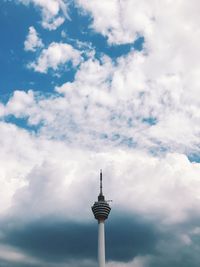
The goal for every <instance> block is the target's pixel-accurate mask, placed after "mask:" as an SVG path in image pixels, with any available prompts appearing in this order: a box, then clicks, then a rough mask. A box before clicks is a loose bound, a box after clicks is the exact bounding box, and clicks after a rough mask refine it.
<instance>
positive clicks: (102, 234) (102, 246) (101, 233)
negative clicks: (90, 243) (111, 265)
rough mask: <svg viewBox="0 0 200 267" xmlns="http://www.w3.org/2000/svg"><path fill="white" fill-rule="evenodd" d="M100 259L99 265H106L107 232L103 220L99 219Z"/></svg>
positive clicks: (102, 266) (101, 266) (100, 266)
mask: <svg viewBox="0 0 200 267" xmlns="http://www.w3.org/2000/svg"><path fill="white" fill-rule="evenodd" d="M98 261H99V267H105V232H104V221H103V220H100V221H99V233H98Z"/></svg>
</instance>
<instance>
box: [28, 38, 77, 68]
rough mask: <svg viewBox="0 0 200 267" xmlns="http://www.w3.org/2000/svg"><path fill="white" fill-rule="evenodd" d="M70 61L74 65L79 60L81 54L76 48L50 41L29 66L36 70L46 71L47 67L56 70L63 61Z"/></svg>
mask: <svg viewBox="0 0 200 267" xmlns="http://www.w3.org/2000/svg"><path fill="white" fill-rule="evenodd" d="M68 62H71V63H72V65H73V67H76V66H77V65H78V64H79V63H80V62H81V54H80V52H79V51H78V50H76V49H75V48H73V47H72V46H71V45H69V44H66V43H55V42H53V43H51V44H50V45H49V47H48V48H46V49H43V50H42V52H41V54H40V56H39V57H38V59H37V61H36V62H33V63H30V64H29V67H30V68H33V69H34V70H35V71H37V72H41V73H46V72H47V71H48V69H50V68H52V69H53V70H58V68H59V67H60V66H62V65H64V64H65V63H68Z"/></svg>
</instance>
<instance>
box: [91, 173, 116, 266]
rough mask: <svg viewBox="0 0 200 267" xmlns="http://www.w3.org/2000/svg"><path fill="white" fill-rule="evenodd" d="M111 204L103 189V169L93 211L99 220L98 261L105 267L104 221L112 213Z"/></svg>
mask: <svg viewBox="0 0 200 267" xmlns="http://www.w3.org/2000/svg"><path fill="white" fill-rule="evenodd" d="M110 210H111V208H110V206H109V204H108V201H106V200H105V197H104V195H103V191H102V171H100V193H99V196H98V201H96V202H95V203H94V205H93V206H92V211H93V214H94V217H95V219H97V220H98V262H99V267H105V230H104V222H105V220H106V219H107V218H108V215H109V213H110Z"/></svg>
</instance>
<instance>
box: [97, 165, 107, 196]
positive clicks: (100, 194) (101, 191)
mask: <svg viewBox="0 0 200 267" xmlns="http://www.w3.org/2000/svg"><path fill="white" fill-rule="evenodd" d="M102 180H103V178H102V170H100V193H99V196H98V201H105V197H104V195H103V186H102Z"/></svg>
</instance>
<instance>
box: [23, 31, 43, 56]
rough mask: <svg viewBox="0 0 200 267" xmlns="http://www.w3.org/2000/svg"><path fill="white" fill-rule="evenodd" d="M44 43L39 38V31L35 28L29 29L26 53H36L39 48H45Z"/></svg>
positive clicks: (25, 46)
mask: <svg viewBox="0 0 200 267" xmlns="http://www.w3.org/2000/svg"><path fill="white" fill-rule="evenodd" d="M43 46H44V45H43V42H42V40H41V39H40V37H39V36H38V33H37V31H36V30H35V28H34V27H33V26H31V27H29V32H28V35H27V37H26V40H25V42H24V49H25V50H26V51H32V52H34V51H36V49H37V48H41V47H43Z"/></svg>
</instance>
